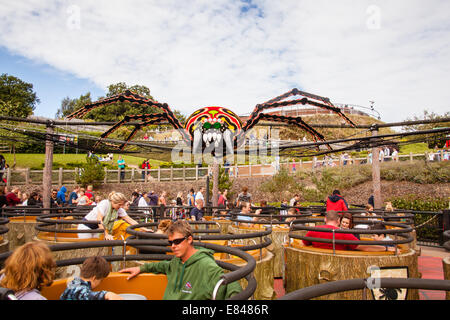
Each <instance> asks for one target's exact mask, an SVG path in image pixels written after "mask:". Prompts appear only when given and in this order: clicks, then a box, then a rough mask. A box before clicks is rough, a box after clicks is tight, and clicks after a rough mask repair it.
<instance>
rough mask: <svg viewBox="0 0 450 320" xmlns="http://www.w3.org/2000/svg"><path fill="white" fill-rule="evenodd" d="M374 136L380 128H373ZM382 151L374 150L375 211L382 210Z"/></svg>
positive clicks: (376, 148)
mask: <svg viewBox="0 0 450 320" xmlns="http://www.w3.org/2000/svg"><path fill="white" fill-rule="evenodd" d="M370 130H371V131H372V136H377V135H378V127H377V126H375V125H374V126H373V127H372V128H371V129H370ZM379 158H380V149H379V148H378V147H375V148H372V183H373V199H374V209H381V182H380V159H379Z"/></svg>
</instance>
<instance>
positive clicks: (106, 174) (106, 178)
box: [103, 167, 108, 184]
mask: <svg viewBox="0 0 450 320" xmlns="http://www.w3.org/2000/svg"><path fill="white" fill-rule="evenodd" d="M103 183H104V184H106V183H108V168H107V167H105V178H104V179H103Z"/></svg>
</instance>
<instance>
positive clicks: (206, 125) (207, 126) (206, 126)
mask: <svg viewBox="0 0 450 320" xmlns="http://www.w3.org/2000/svg"><path fill="white" fill-rule="evenodd" d="M203 128H205V129H209V128H211V123H209V122H205V123H204V124H203Z"/></svg>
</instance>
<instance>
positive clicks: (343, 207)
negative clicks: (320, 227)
mask: <svg viewBox="0 0 450 320" xmlns="http://www.w3.org/2000/svg"><path fill="white" fill-rule="evenodd" d="M340 194H341V193H340V192H339V190H334V191H333V194H332V195H331V196H329V197H328V199H327V211H330V210H334V211H347V210H348V205H347V201H345V199H344V198H343V197H342V196H341V195H340Z"/></svg>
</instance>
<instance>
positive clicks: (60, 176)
mask: <svg viewBox="0 0 450 320" xmlns="http://www.w3.org/2000/svg"><path fill="white" fill-rule="evenodd" d="M62 186H63V168H61V167H60V168H59V172H58V189H60V188H61V187H62Z"/></svg>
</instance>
